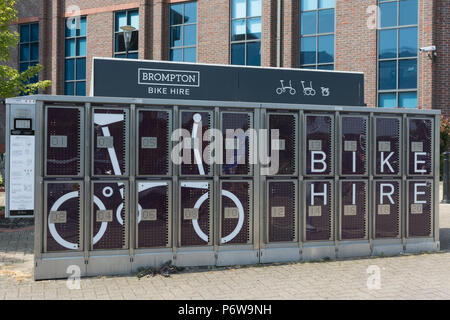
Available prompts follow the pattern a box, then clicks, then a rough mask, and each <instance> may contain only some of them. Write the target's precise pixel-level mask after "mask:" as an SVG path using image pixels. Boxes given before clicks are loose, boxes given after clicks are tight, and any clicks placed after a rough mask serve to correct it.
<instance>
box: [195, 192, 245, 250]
mask: <svg viewBox="0 0 450 320" xmlns="http://www.w3.org/2000/svg"><path fill="white" fill-rule="evenodd" d="M208 196H209V192H207V193H205V194H204V195H202V196H201V197H200V198H199V199H198V200H197V202H196V203H195V205H194V209H200V206H201V205H202V204H203V202H205V200H206V199H208ZM222 196H225V197H227V198H229V199H230V200H231V201H233V203H234V204H235V205H236V207H237V208H238V212H239V219H238V223H237V225H236V227H235V228H234V230H233V231H232V232H231V233H230V234H229V235H227V236H225V237H223V238H221V240H220V242H221V243H227V242H229V241H231V240H233V239H234V238H235V237H236V236H237V235H238V234H239V232H240V231H241V229H242V226H243V225H244V207H243V206H242V203H241V201H240V200H239V199H238V198H237V197H236V196H235V195H234V194H232V193H231V192H229V191H227V190H222ZM192 226H193V227H194V230H195V232H196V233H197V235H198V236H199V237H200V238H201V239H202V240H203V241H205V242H208V240H209V239H208V235H207V234H205V233H204V232H203V230H202V229H201V228H200V226H199V224H198V220H197V219H193V220H192Z"/></svg>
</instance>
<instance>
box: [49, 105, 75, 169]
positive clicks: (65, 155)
mask: <svg viewBox="0 0 450 320" xmlns="http://www.w3.org/2000/svg"><path fill="white" fill-rule="evenodd" d="M45 126H46V130H45V160H44V161H45V166H44V169H45V175H46V176H55V177H61V176H73V177H79V176H81V175H82V174H83V172H82V168H83V154H84V152H83V146H84V110H83V109H82V108H79V107H50V106H47V107H46V109H45Z"/></svg>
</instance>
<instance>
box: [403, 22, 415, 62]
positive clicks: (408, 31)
mask: <svg viewBox="0 0 450 320" xmlns="http://www.w3.org/2000/svg"><path fill="white" fill-rule="evenodd" d="M398 32H399V48H398V54H399V57H402V58H403V57H415V56H417V50H418V47H417V28H416V27H413V28H402V29H399V31H398Z"/></svg>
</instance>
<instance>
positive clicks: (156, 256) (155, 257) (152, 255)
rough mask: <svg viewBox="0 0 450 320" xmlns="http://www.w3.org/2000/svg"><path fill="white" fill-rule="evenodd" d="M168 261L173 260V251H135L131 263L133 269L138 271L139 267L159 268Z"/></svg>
mask: <svg viewBox="0 0 450 320" xmlns="http://www.w3.org/2000/svg"><path fill="white" fill-rule="evenodd" d="M167 261H173V253H172V251H163V252H143V253H137V252H136V253H135V255H134V257H133V262H132V263H131V271H132V272H137V270H138V269H139V268H148V267H152V268H154V269H157V268H159V267H161V266H162V265H163V264H164V263H166V262H167Z"/></svg>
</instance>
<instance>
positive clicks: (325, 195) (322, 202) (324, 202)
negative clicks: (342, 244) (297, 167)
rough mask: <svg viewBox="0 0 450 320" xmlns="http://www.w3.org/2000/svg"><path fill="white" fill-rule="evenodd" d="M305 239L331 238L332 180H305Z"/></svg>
mask: <svg viewBox="0 0 450 320" xmlns="http://www.w3.org/2000/svg"><path fill="white" fill-rule="evenodd" d="M305 187H306V192H305V194H306V202H305V203H306V210H305V211H304V212H305V224H304V225H305V229H306V241H320V240H333V224H334V219H333V213H334V209H333V190H334V189H333V181H326V180H323V181H305Z"/></svg>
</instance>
